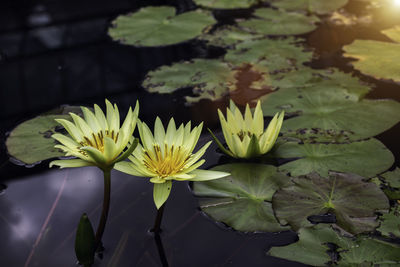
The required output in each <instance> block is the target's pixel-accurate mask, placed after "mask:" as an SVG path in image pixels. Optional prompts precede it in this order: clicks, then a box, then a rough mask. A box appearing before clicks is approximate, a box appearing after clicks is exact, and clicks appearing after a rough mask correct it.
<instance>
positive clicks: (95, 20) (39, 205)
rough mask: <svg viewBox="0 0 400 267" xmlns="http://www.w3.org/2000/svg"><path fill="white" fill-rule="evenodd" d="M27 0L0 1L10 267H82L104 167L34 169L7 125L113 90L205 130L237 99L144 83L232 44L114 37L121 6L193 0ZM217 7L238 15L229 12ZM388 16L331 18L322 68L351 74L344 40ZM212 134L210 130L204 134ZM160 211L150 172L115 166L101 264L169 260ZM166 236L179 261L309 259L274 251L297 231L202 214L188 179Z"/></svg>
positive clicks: (3, 207) (319, 47)
mask: <svg viewBox="0 0 400 267" xmlns="http://www.w3.org/2000/svg"><path fill="white" fill-rule="evenodd" d="M22 2H23V4H20V3H18V4H17V3H11V2H10V3H9V4H5V5H3V6H2V8H1V9H0V111H1V112H0V134H1V140H0V141H2V142H1V143H2V146H1V156H0V159H1V168H0V236H2V242H1V245H0V266H11V267H13V266H40V267H42V266H75V265H76V260H75V254H74V250H73V247H74V238H75V231H76V225H77V223H78V221H79V218H80V216H81V215H82V213H83V212H87V213H88V215H89V217H90V219H91V221H92V223H93V225H94V227H96V226H97V222H98V218H99V216H100V212H101V203H102V197H103V178H102V173H101V172H100V171H99V170H98V169H96V168H91V167H87V168H79V169H65V170H58V169H52V170H49V169H48V168H47V166H48V162H43V163H42V164H39V165H37V166H35V167H33V168H30V169H27V168H25V167H22V166H17V165H14V164H12V163H10V162H9V161H8V156H7V155H6V150H5V147H4V139H5V136H6V132H7V131H9V130H11V129H12V128H13V127H15V126H16V125H17V124H18V123H20V122H21V121H23V120H26V119H28V118H32V117H34V116H35V115H37V114H40V113H41V112H45V111H47V110H49V109H52V108H55V107H57V106H59V105H61V104H71V105H89V106H92V105H93V103H99V104H103V103H104V98H105V97H107V98H108V99H110V100H111V101H112V102H116V103H117V104H118V106H119V107H120V110H121V112H122V113H123V114H125V112H126V111H127V109H128V107H129V105H133V104H134V103H135V101H136V99H139V101H140V105H141V110H140V114H139V116H140V118H141V119H142V120H144V121H146V122H149V123H151V124H152V123H153V121H154V119H155V117H156V116H157V115H158V116H160V117H161V118H162V119H163V121H166V120H168V119H169V118H170V117H171V116H173V117H174V118H175V119H176V121H177V122H178V123H180V122H186V121H188V120H192V122H194V123H195V124H198V123H199V122H200V121H205V126H206V127H211V128H216V127H217V126H218V122H217V116H216V110H217V108H220V107H223V106H224V105H226V103H227V100H221V101H219V102H215V103H211V102H208V101H201V102H200V103H198V104H196V105H193V106H190V107H188V106H185V105H184V102H183V98H182V96H183V95H185V94H186V93H188V91H187V90H183V91H179V92H177V93H176V94H174V95H158V94H148V93H146V92H144V91H143V89H142V88H140V84H141V81H142V80H143V78H144V75H145V74H146V73H147V72H148V71H149V70H152V69H155V68H156V67H158V66H161V65H165V64H170V63H171V62H176V61H180V60H188V59H191V58H195V57H203V58H204V57H214V56H216V55H218V54H220V53H221V51H220V50H218V49H207V48H206V46H205V45H204V43H202V42H199V41H190V42H186V43H184V44H179V45H174V46H169V47H163V48H133V47H128V46H122V45H119V44H117V43H115V42H112V41H111V39H110V38H109V37H108V36H107V34H106V31H107V27H108V25H109V22H110V21H111V20H112V19H113V18H115V16H116V15H118V14H121V13H126V12H128V11H132V10H135V9H137V8H138V7H141V6H147V5H152V4H155V5H160V4H167V5H174V6H176V7H178V10H180V11H184V10H188V9H192V8H193V4H192V3H191V2H190V1H128V0H125V1H124V0H118V1H93V0H86V1H61V0H60V1H50V0H47V1H22ZM348 9H349V10H350V11H353V12H355V11H357V10H358V9H357V7H353V6H349V7H348ZM237 14H239V15H240V12H237ZM237 14H236V15H237ZM217 15H218V16H219V17H220V18H223V19H224V21H225V22H227V23H229V22H230V16H227V15H226V14H225V15H224V14H223V13H218V14H217ZM229 15H231V14H229ZM242 15H243V14H242ZM244 15H246V13H244ZM386 24H388V23H387V22H385V21H384V19H383V18H382V23H381V24H379V25H375V26H376V29H375V28H374V29H364V28H362V27H361V28H360V27H359V28H353V27H345V26H332V25H321V26H320V28H319V29H318V30H317V31H315V32H313V33H311V34H309V35H308V36H306V37H307V42H308V44H309V45H310V46H313V47H315V48H316V53H317V54H319V55H320V58H319V59H316V60H315V61H314V62H313V63H312V64H311V65H312V66H313V67H316V68H325V67H331V66H334V67H339V68H341V69H342V70H344V71H352V68H351V66H350V65H349V64H348V62H349V60H347V59H343V58H342V57H341V47H342V46H343V45H344V44H348V43H351V42H352V40H354V39H355V38H360V37H361V38H373V39H379V38H384V37H382V36H380V34H379V33H378V32H379V29H381V28H380V27H383V26H387V25H386ZM358 75H360V74H358ZM360 77H361V78H362V79H363V80H365V81H368V82H373V83H374V84H376V85H377V88H376V89H375V90H374V91H372V92H371V93H370V94H369V97H370V98H392V99H396V100H398V101H400V88H399V85H396V84H393V83H391V82H382V81H381V82H377V81H375V80H373V79H371V78H367V77H365V76H362V75H360ZM189 92H190V91H189ZM121 116H122V115H121ZM123 116H124V115H123ZM399 135H400V125H397V126H395V127H394V128H392V129H391V130H389V131H387V132H385V133H383V134H381V135H380V136H379V137H378V138H379V139H380V140H381V141H382V142H383V143H384V144H385V145H386V146H387V147H388V148H389V149H390V150H391V151H392V153H393V154H394V155H395V157H396V165H398V164H397V163H398V160H399V159H400V142H399V141H398V136H399ZM208 139H209V136H206V135H205V136H203V137H202V140H201V142H205V141H206V140H208ZM206 159H207V165H208V166H211V165H214V164H216V163H217V162H218V155H217V156H216V153H215V146H212V147H210V148H209V150H208V152H207V155H206ZM155 215H156V209H155V207H154V204H153V198H152V184H151V183H149V181H148V179H146V178H134V177H131V176H129V175H126V174H123V173H120V172H117V171H114V172H113V173H112V196H111V209H110V215H109V220H108V223H107V227H106V230H105V234H104V237H103V243H104V245H105V252H104V258H103V260H100V259H97V260H96V264H95V265H96V266H161V261H160V258H159V253H158V250H157V246H156V240H155V239H154V237H153V236H152V235H151V234H149V233H148V230H149V228H150V227H151V226H152V224H153V220H154V217H155ZM161 239H162V240H161V241H162V245H163V247H164V249H165V253H166V257H167V260H168V262H169V263H170V266H302V265H301V264H298V263H293V262H288V261H285V260H282V259H276V258H273V257H269V256H267V255H266V251H267V250H268V249H269V247H270V246H272V245H274V246H277V245H278V246H279V245H285V244H288V243H290V242H293V241H295V240H296V235H295V234H294V233H293V232H284V233H277V234H273V233H258V234H244V233H239V232H236V231H233V230H230V229H228V228H227V227H225V226H223V225H219V224H217V223H215V222H213V221H212V220H211V219H209V218H208V217H206V216H205V215H204V214H202V213H201V212H200V211H199V209H198V203H197V200H196V198H195V197H193V196H192V194H191V192H190V189H189V187H188V184H187V183H183V182H175V183H174V186H173V189H172V193H171V195H170V197H169V200H168V202H167V206H166V210H165V214H164V218H163V232H162V234H161Z"/></svg>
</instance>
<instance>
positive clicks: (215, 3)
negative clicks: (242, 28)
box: [193, 0, 260, 9]
mask: <svg viewBox="0 0 400 267" xmlns="http://www.w3.org/2000/svg"><path fill="white" fill-rule="evenodd" d="M193 1H194V2H195V3H196V5H199V6H203V7H208V8H215V9H237V8H249V7H251V6H252V5H255V4H257V3H259V2H260V0H193Z"/></svg>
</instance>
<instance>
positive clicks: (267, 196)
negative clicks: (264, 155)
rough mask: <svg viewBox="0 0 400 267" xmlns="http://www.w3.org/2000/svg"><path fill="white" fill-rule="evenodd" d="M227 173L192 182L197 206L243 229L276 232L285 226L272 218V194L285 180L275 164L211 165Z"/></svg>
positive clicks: (214, 216) (216, 218)
mask: <svg viewBox="0 0 400 267" xmlns="http://www.w3.org/2000/svg"><path fill="white" fill-rule="evenodd" d="M212 170H216V171H217V170H218V171H225V172H229V173H231V175H230V176H227V177H224V178H221V179H217V180H212V181H206V182H194V185H193V191H194V193H195V195H196V196H197V197H199V202H200V208H201V209H202V210H203V211H204V212H205V213H207V214H208V215H209V216H210V217H212V218H213V219H214V220H216V221H221V222H224V223H226V224H227V225H229V226H231V227H232V228H234V229H236V230H239V231H244V232H259V231H263V232H277V231H283V230H288V229H289V227H287V226H281V225H280V224H279V223H278V222H277V221H276V219H275V216H274V212H273V210H272V207H271V203H270V202H269V201H271V199H272V195H273V194H274V193H275V191H276V190H277V189H278V188H280V187H282V186H284V185H285V184H286V183H288V181H289V177H288V176H286V175H285V174H282V173H279V172H278V171H277V168H276V167H274V166H270V165H263V164H248V163H236V164H226V165H221V166H217V167H214V168H212Z"/></svg>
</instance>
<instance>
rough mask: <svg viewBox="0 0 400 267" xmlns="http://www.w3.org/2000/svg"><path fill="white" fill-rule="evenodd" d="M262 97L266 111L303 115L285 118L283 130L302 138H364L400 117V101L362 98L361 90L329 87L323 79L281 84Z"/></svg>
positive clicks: (377, 132)
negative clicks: (297, 84)
mask: <svg viewBox="0 0 400 267" xmlns="http://www.w3.org/2000/svg"><path fill="white" fill-rule="evenodd" d="M262 101H263V103H262V110H263V112H264V115H269V116H273V115H274V114H275V113H276V112H278V111H280V110H282V109H284V110H285V112H286V114H287V115H299V116H296V117H293V118H290V119H288V120H285V122H284V123H283V126H282V130H281V132H282V133H283V134H284V135H287V136H296V137H298V138H300V139H302V140H305V139H310V138H312V139H313V140H314V141H323V142H326V141H329V139H330V140H331V141H333V142H342V141H349V140H351V141H354V140H361V139H365V138H368V137H372V136H375V135H378V134H380V133H382V132H384V131H386V130H388V129H390V128H391V127H393V126H394V125H395V124H397V123H398V122H399V121H400V103H398V102H396V101H394V100H366V99H365V100H361V101H360V100H359V95H358V94H354V93H352V92H351V91H350V92H349V91H348V90H347V89H344V88H340V87H331V88H329V90H326V88H325V87H324V86H323V83H322V84H321V86H319V85H316V86H314V87H309V88H296V90H294V89H293V88H281V89H280V90H278V91H277V92H274V93H271V94H268V95H267V96H265V97H263V98H262ZM350 122H351V123H350ZM311 130H312V131H311ZM313 132H315V133H313ZM330 135H332V136H330Z"/></svg>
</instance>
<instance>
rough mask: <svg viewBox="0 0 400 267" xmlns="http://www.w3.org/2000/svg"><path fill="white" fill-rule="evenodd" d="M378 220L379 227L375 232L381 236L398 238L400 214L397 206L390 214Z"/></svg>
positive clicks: (399, 234)
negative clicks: (379, 222)
mask: <svg viewBox="0 0 400 267" xmlns="http://www.w3.org/2000/svg"><path fill="white" fill-rule="evenodd" d="M379 219H380V221H381V225H380V226H379V228H378V229H377V230H378V231H379V232H381V234H382V235H384V236H388V237H393V236H395V237H397V238H400V213H399V210H398V207H397V206H396V207H395V208H393V209H392V211H391V212H390V213H387V214H384V215H382V216H381V217H380V218H379Z"/></svg>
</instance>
